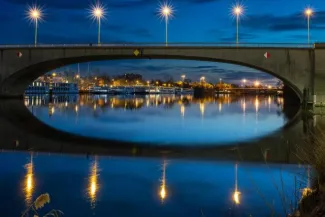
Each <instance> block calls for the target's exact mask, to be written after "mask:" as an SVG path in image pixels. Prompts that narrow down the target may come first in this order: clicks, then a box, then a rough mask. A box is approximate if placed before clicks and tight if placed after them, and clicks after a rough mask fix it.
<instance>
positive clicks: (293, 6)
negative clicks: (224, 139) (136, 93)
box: [0, 0, 325, 81]
mask: <svg viewBox="0 0 325 217" xmlns="http://www.w3.org/2000/svg"><path fill="white" fill-rule="evenodd" d="M38 3H39V4H41V5H43V6H44V9H45V13H46V16H45V17H44V18H45V20H44V22H42V23H41V24H40V28H39V43H90V42H93V43H96V40H97V25H96V23H94V22H92V21H91V20H89V18H88V11H87V8H88V6H89V5H90V3H91V2H90V1H88V0H55V1H53V0H38ZM103 3H104V4H105V5H106V7H107V9H108V12H109V14H108V16H107V20H106V21H104V22H103V23H102V42H103V43H110V42H164V40H165V38H164V31H165V28H164V23H163V21H161V20H160V19H159V18H158V17H157V16H156V12H157V10H158V3H159V2H158V1H155V0H110V1H103ZM235 3H236V2H235V1H229V0H174V1H173V2H172V4H173V5H174V7H175V10H176V11H175V17H174V19H173V20H171V21H170V23H169V41H170V42H211V43H213V42H230V43H233V42H235V20H234V18H232V17H231V6H232V5H233V4H235ZM242 3H243V5H245V15H244V16H243V17H242V19H241V21H240V41H241V42H252V43H255V42H256V43H257V42H259V43H262V42H270V43H274V42H296V43H306V42H307V21H306V18H305V17H304V16H303V10H304V8H305V7H306V6H309V5H310V6H311V7H312V8H314V9H315V15H314V17H313V18H312V21H311V40H312V41H321V40H322V39H324V37H325V4H324V2H323V0H313V1H312V0H291V1H283V0H246V1H243V2H242ZM28 4H30V5H31V4H33V1H26V0H0V5H1V7H0V28H1V34H0V43H1V44H24V43H29V44H31V43H33V37H34V35H33V34H34V30H33V25H32V24H29V23H28V21H27V20H26V17H25V11H26V8H27V5H28ZM74 68H76V67H74ZM86 68H87V65H82V67H81V70H82V71H83V70H86ZM92 68H93V69H94V68H100V69H101V71H105V72H109V73H111V74H116V73H125V72H143V74H144V75H145V77H147V78H151V77H154V76H157V74H159V76H160V77H169V76H171V75H172V76H174V77H175V78H179V76H180V75H181V74H183V73H186V74H187V75H188V76H187V77H190V78H192V79H197V78H199V77H200V76H202V75H205V76H206V77H207V78H208V79H210V80H211V81H217V80H218V79H219V78H220V77H221V78H223V79H224V80H227V79H228V80H234V79H238V80H240V79H242V78H244V77H245V78H248V79H260V80H265V81H268V80H269V79H270V78H272V77H270V76H268V75H266V74H265V73H264V74H263V73H258V72H257V71H255V70H251V69H247V68H243V67H237V66H236V67H233V66H231V65H225V64H218V63H208V62H195V61H170V60H157V61H156V60H142V61H140V60H137V61H130V60H122V61H112V62H104V63H96V64H92ZM228 70H230V71H228ZM243 72H244V73H243Z"/></svg>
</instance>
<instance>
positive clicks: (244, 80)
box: [242, 79, 247, 87]
mask: <svg viewBox="0 0 325 217" xmlns="http://www.w3.org/2000/svg"><path fill="white" fill-rule="evenodd" d="M242 81H243V83H244V87H245V86H246V82H247V80H246V79H243V80H242Z"/></svg>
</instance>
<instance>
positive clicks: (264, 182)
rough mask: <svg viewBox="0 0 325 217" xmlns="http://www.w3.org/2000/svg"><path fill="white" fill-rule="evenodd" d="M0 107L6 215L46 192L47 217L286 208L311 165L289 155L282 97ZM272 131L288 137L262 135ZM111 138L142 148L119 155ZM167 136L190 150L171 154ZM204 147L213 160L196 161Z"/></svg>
mask: <svg viewBox="0 0 325 217" xmlns="http://www.w3.org/2000/svg"><path fill="white" fill-rule="evenodd" d="M19 103H21V104H23V103H24V104H25V106H26V107H27V109H28V110H27V109H26V110H27V112H25V111H24V108H23V106H21V107H19V105H20V104H19ZM18 107H19V109H17V111H16V110H15V109H16V108H18ZM296 110H297V109H296ZM28 111H29V112H28ZM1 112H2V113H3V114H2V116H1V123H0V124H2V123H3V124H2V126H4V125H5V126H6V129H5V128H4V127H3V128H2V129H3V130H2V131H1V132H0V134H1V136H2V137H1V138H2V149H3V150H2V152H0V153H1V154H0V165H1V166H0V190H1V195H0V198H1V201H2V204H1V207H2V208H1V210H2V214H3V215H4V216H19V215H20V213H21V212H22V211H24V209H25V208H26V207H28V206H29V205H30V204H31V203H32V201H34V200H35V199H36V198H37V196H39V195H40V194H42V193H46V192H47V193H49V194H50V197H51V202H50V204H46V205H45V207H44V210H41V211H40V214H45V213H46V211H49V210H50V209H59V210H61V211H62V212H64V216H108V215H112V216H144V217H147V216H148V217H151V216H162V217H163V216H193V217H194V216H207V217H208V216H238V217H241V216H285V214H287V213H290V212H291V211H292V208H293V207H295V206H296V204H297V202H298V201H299V200H300V198H301V192H302V190H303V189H305V188H307V187H309V186H310V183H311V180H310V175H308V174H310V168H309V167H308V166H305V165H301V164H298V163H293V164H292V163H291V162H292V161H293V162H297V161H296V160H292V159H293V157H292V156H290V153H289V154H287V152H288V151H287V150H289V149H288V147H289V145H290V144H291V142H289V141H291V140H288V139H287V138H286V134H284V133H283V132H285V129H286V128H287V126H288V125H290V124H291V122H292V117H294V116H295V113H293V114H291V113H290V112H286V110H285V108H284V102H283V99H282V98H279V97H275V96H267V95H265V96H263V95H256V96H255V95H253V96H249V95H246V96H235V95H220V96H215V97H205V98H199V99H198V98H194V97H192V96H190V95H189V96H174V95H152V96H148V95H142V96H105V95H80V96H79V95H68V96H64V95H60V96H53V97H49V96H26V97H25V99H24V102H14V103H12V102H6V103H2V104H1ZM28 113H31V114H33V115H34V118H30V117H29V116H28ZM37 119H38V120H40V123H38V122H37V121H36V120H37ZM10 123H13V126H14V127H13V126H11V124H10ZM299 123H300V122H299ZM42 124H43V125H42ZM295 126H296V125H295ZM48 127H50V128H48ZM53 129H57V130H58V131H55V130H53ZM290 129H293V128H292V127H291V128H290ZM297 129H299V130H300V129H301V127H300V125H298V128H297ZM61 131H62V132H66V133H68V134H67V135H66V134H60V133H59V132H61ZM277 132H280V133H281V135H282V136H281V138H280V137H279V136H274V137H275V138H277V139H279V140H277V141H281V143H278V142H276V143H274V142H272V141H273V140H272V141H271V140H269V143H267V142H265V143H264V142H261V141H263V138H269V135H277ZM37 133H38V134H39V135H36V134H37ZM69 134H71V135H76V136H72V137H71V136H68V135H69ZM290 135H291V136H290V138H294V137H295V136H292V132H291V134H290ZM293 135H298V134H297V133H296V131H293ZM87 138H88V140H89V142H88V143H87V145H85V144H82V142H83V141H85V140H87ZM97 139H101V140H103V142H101V145H100V146H99V147H97V146H96V144H97V141H98V142H100V141H99V140H97ZM68 140H69V141H68ZM70 140H71V141H70ZM72 140H73V141H72ZM105 141H106V142H105ZM114 141H124V142H127V143H135V144H137V145H139V146H138V148H137V149H136V150H134V149H133V148H132V151H131V150H130V149H129V148H128V146H126V148H125V150H124V148H123V150H124V152H121V151H120V150H119V151H116V150H117V148H116V145H115V146H114V149H110V148H109V147H110V146H111V144H113V143H114ZM238 141H240V142H245V143H246V144H247V145H242V146H240V147H243V149H242V150H243V152H240V153H239V155H240V158H236V156H237V157H238V154H237V152H236V151H235V153H234V152H233V151H232V152H231V153H232V154H230V152H229V151H231V150H232V149H233V148H234V145H233V144H235V143H236V144H237V143H238ZM282 141H285V143H282ZM254 142H255V143H256V144H259V146H254V144H255V143H254ZM292 143H294V142H292ZM116 144H117V145H119V143H116ZM283 144H285V145H283ZM294 144H296V143H294ZM122 145H124V144H121V149H122ZM141 145H143V147H148V148H147V149H146V150H145V148H143V149H141ZM171 145H173V146H176V147H178V148H179V150H180V149H184V150H189V151H186V152H180V151H179V150H178V151H176V152H175V153H174V152H171V151H170V150H172V149H169V148H170V147H171ZM201 146H202V147H208V152H209V154H210V158H205V157H201V158H200V159H196V158H191V157H190V155H191V156H199V155H201V152H202V150H199V149H195V148H197V147H201ZM264 146H265V147H264ZM272 146H274V147H275V148H272ZM131 147H133V146H131ZM164 147H166V148H168V150H169V151H166V150H167V149H164ZM218 147H220V148H221V149H220V150H219V149H218ZM223 147H226V148H225V149H223ZM227 147H229V148H227ZM247 147H248V148H247ZM270 147H271V148H270ZM160 148H162V149H163V150H165V151H164V152H161V151H160V150H159V151H157V152H155V154H150V153H153V152H154V150H155V149H157V150H158V149H160ZM214 148H217V149H216V150H215V151H209V150H212V149H214ZM230 149H231V150H230ZM262 150H263V151H262ZM261 151H262V154H261V153H260V152H261ZM190 152H191V154H190ZM168 153H174V154H173V155H169V154H168ZM184 153H185V155H186V156H184ZM256 153H260V154H256ZM204 155H206V153H205V154H204ZM180 156H182V157H180ZM202 156H203V155H202ZM211 156H213V157H212V158H211ZM261 156H262V158H261V159H260V158H259V157H261ZM238 159H240V160H238ZM269 160H270V161H269ZM284 162H285V163H284Z"/></svg>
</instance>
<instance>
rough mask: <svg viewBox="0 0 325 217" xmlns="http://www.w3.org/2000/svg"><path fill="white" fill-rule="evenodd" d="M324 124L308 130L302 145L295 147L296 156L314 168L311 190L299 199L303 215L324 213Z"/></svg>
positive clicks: (315, 216) (315, 215)
mask: <svg viewBox="0 0 325 217" xmlns="http://www.w3.org/2000/svg"><path fill="white" fill-rule="evenodd" d="M323 129H325V125H320V126H318V127H315V128H314V129H312V131H310V132H309V135H308V137H307V138H306V142H305V145H304V146H298V147H297V153H296V154H297V156H298V158H299V159H300V160H302V161H303V162H304V163H306V164H309V165H310V166H311V167H312V168H313V169H314V170H315V181H314V183H313V185H312V186H311V191H310V192H308V194H307V195H305V197H303V199H302V200H301V201H300V206H299V210H300V213H301V216H302V217H304V216H306V217H318V216H319V217H321V216H324V215H325V132H324V131H323Z"/></svg>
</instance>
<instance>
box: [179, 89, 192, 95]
mask: <svg viewBox="0 0 325 217" xmlns="http://www.w3.org/2000/svg"><path fill="white" fill-rule="evenodd" d="M176 93H177V94H193V93H194V90H193V89H192V88H179V89H176Z"/></svg>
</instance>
